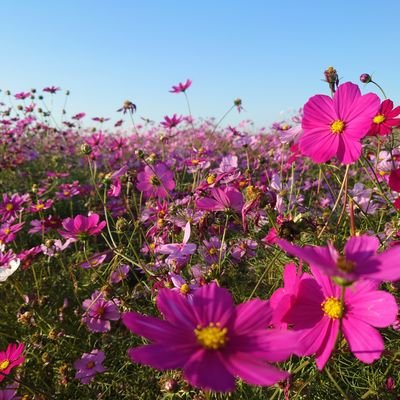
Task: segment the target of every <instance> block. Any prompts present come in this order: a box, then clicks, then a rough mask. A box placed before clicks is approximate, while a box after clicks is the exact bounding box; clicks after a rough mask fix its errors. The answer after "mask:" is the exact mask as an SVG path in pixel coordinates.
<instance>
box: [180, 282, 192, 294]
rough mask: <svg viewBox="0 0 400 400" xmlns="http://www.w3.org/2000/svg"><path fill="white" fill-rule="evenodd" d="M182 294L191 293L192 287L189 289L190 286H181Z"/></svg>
mask: <svg viewBox="0 0 400 400" xmlns="http://www.w3.org/2000/svg"><path fill="white" fill-rule="evenodd" d="M180 292H181V293H182V294H185V295H186V294H188V293H189V292H190V287H189V285H188V284H187V283H184V284H183V285H182V286H181V288H180Z"/></svg>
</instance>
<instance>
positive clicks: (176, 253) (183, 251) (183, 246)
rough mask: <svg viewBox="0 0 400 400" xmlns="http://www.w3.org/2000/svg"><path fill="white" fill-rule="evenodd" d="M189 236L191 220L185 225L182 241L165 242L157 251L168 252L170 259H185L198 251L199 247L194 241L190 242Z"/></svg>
mask: <svg viewBox="0 0 400 400" xmlns="http://www.w3.org/2000/svg"><path fill="white" fill-rule="evenodd" d="M189 238H190V222H188V223H187V224H186V226H185V229H184V236H183V242H182V243H169V244H163V245H161V246H159V247H158V248H157V253H161V254H168V259H169V260H178V261H180V260H182V259H183V260H185V259H187V258H188V257H189V256H190V255H192V254H193V253H194V252H195V251H196V247H197V246H196V245H195V244H194V243H188V241H189Z"/></svg>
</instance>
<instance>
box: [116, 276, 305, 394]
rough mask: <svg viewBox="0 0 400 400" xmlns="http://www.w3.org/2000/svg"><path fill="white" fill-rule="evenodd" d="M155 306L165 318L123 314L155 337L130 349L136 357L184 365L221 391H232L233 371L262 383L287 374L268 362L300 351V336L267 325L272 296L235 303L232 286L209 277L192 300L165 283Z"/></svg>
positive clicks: (194, 380)
mask: <svg viewBox="0 0 400 400" xmlns="http://www.w3.org/2000/svg"><path fill="white" fill-rule="evenodd" d="M157 307H158V309H159V310H160V312H161V313H162V314H163V315H164V317H165V320H160V319H158V318H154V317H148V316H144V315H140V314H138V313H136V312H127V313H125V314H124V315H123V317H122V320H123V322H124V324H125V325H126V326H127V327H128V328H129V329H130V330H131V331H132V332H134V333H136V334H137V335H140V336H144V337H145V338H147V339H149V340H150V341H151V342H152V343H151V344H149V345H146V346H141V347H138V348H135V349H130V350H129V356H130V357H131V359H132V361H134V362H138V363H141V364H146V365H150V366H152V367H154V368H157V369H161V370H167V369H175V368H182V369H183V372H184V376H185V379H187V380H188V381H189V383H190V384H191V385H193V386H195V387H199V388H202V389H206V390H213V391H218V392H228V391H233V390H234V389H235V378H234V377H235V376H238V377H240V378H241V379H243V380H244V381H245V382H247V383H250V384H253V385H262V386H268V385H273V384H275V383H276V382H279V381H282V380H284V379H286V378H287V377H288V373H287V372H284V371H280V370H278V369H277V368H275V367H273V366H272V365H269V364H267V362H276V361H283V360H285V359H287V358H288V357H289V356H290V354H292V353H294V352H297V351H298V341H297V340H296V339H297V337H296V336H295V335H296V334H295V333H294V332H289V331H285V330H279V331H278V330H275V329H267V327H268V326H269V325H270V322H271V319H272V310H271V308H270V307H269V304H268V302H266V301H262V300H259V299H255V300H250V301H247V302H245V303H243V304H240V305H239V306H237V307H235V305H234V303H233V300H232V296H231V295H230V294H229V292H228V291H227V290H226V289H223V288H220V287H218V286H217V285H216V284H215V283H211V284H209V285H206V286H203V287H201V288H200V289H198V290H196V291H195V292H194V294H193V296H192V298H191V301H188V300H187V298H186V297H184V296H181V295H180V294H179V293H177V292H175V291H172V290H168V289H161V290H160V292H159V295H158V297H157Z"/></svg>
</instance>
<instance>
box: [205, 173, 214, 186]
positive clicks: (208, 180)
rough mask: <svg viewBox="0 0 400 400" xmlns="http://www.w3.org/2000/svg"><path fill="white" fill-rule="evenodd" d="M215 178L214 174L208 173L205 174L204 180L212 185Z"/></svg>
mask: <svg viewBox="0 0 400 400" xmlns="http://www.w3.org/2000/svg"><path fill="white" fill-rule="evenodd" d="M215 180H216V176H215V175H214V174H210V175H208V176H207V178H206V181H207V183H208V184H209V185H212V184H213V183H214V182H215Z"/></svg>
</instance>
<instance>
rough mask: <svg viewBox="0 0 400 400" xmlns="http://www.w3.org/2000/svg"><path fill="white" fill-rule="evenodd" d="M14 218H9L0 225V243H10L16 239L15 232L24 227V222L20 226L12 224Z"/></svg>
mask: <svg viewBox="0 0 400 400" xmlns="http://www.w3.org/2000/svg"><path fill="white" fill-rule="evenodd" d="M14 221H15V219H14V218H11V219H10V220H9V221H8V222H6V223H4V224H1V225H0V243H5V244H7V243H10V242H12V241H13V240H15V238H16V237H17V232H19V231H20V230H21V229H22V227H23V226H24V223H25V222H21V223H20V224H14V225H13V222H14Z"/></svg>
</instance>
